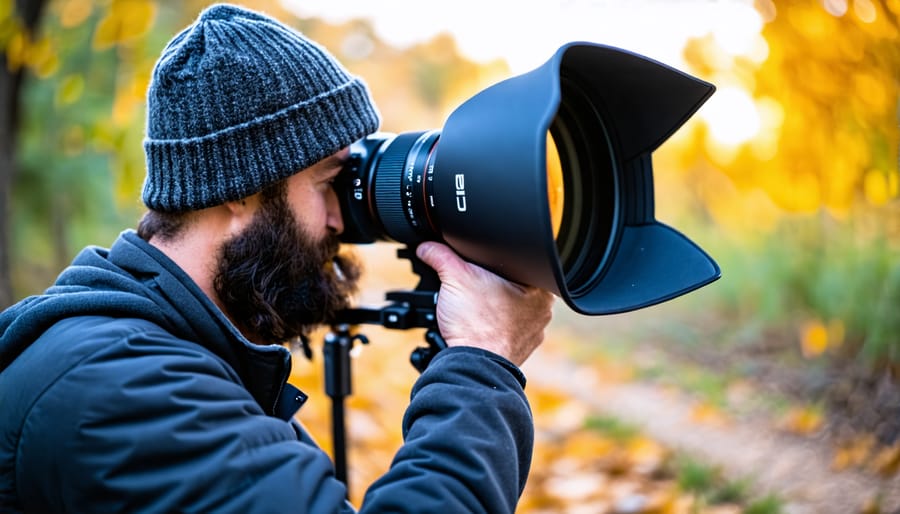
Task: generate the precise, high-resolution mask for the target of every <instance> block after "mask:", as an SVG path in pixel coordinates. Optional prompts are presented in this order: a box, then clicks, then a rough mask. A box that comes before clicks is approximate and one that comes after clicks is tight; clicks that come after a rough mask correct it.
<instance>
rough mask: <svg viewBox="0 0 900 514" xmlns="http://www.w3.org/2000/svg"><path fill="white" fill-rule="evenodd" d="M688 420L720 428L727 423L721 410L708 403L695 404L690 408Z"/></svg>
mask: <svg viewBox="0 0 900 514" xmlns="http://www.w3.org/2000/svg"><path fill="white" fill-rule="evenodd" d="M690 419H691V421H694V422H696V423H704V424H707V425H717V426H721V425H724V424H725V423H726V422H727V417H726V416H725V413H724V412H722V410H721V409H720V408H718V407H716V406H715V405H713V404H711V403H708V402H701V403H697V404H696V405H694V406H693V407H692V408H691V412H690Z"/></svg>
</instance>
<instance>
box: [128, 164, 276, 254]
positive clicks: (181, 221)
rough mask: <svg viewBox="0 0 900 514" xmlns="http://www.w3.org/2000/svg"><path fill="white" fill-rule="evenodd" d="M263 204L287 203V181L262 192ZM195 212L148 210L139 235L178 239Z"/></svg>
mask: <svg viewBox="0 0 900 514" xmlns="http://www.w3.org/2000/svg"><path fill="white" fill-rule="evenodd" d="M260 193H261V194H262V198H261V201H262V202H263V204H265V203H267V202H272V201H275V199H276V198H284V199H285V201H287V180H286V179H282V180H278V181H276V182H274V183H272V184H269V185H268V186H265V187H263V189H262V190H261V191H260ZM192 218H193V211H186V212H164V211H157V210H155V209H148V210H147V212H145V213H144V215H143V216H142V217H141V220H140V221H139V222H138V226H137V234H138V236H139V237H140V238H141V239H143V240H144V241H149V240H150V239H151V238H153V237H158V238H159V239H161V240H163V241H173V240H175V239H177V238H178V237H179V236H180V235H181V234H182V233H184V231H185V229H186V228H187V227H188V226H189V225H190V222H191V219H192Z"/></svg>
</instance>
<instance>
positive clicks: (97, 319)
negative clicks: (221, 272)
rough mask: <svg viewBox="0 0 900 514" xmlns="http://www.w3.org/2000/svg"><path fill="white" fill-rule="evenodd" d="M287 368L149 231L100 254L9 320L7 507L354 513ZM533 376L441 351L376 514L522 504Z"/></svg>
mask: <svg viewBox="0 0 900 514" xmlns="http://www.w3.org/2000/svg"><path fill="white" fill-rule="evenodd" d="M290 367H291V359H290V352H289V351H288V350H287V349H286V348H284V347H282V346H277V345H274V346H259V345H255V344H253V343H251V342H249V341H247V340H246V339H245V338H244V337H243V336H241V334H240V333H238V332H237V331H236V330H235V328H234V327H233V326H232V325H231V323H230V322H229V321H228V320H227V319H226V318H225V317H224V316H223V315H222V313H221V312H220V311H219V310H218V308H217V307H215V305H214V304H213V303H212V302H211V301H210V300H209V299H208V298H207V297H206V296H205V295H204V294H203V293H202V292H201V291H200V289H199V288H198V287H197V285H196V284H195V283H194V282H193V281H192V280H191V279H190V278H189V277H188V276H187V275H186V274H185V273H184V272H183V271H182V270H181V269H180V268H178V267H177V266H176V265H175V264H174V263H173V262H172V261H171V260H169V259H168V258H167V257H166V256H165V255H163V254H162V253H161V252H159V251H158V250H157V249H156V248H154V247H153V246H151V245H149V244H147V243H146V242H144V241H143V240H141V239H140V238H139V237H138V236H137V235H136V234H135V233H134V232H132V231H126V232H124V233H123V234H122V235H121V236H120V237H119V238H118V239H117V240H116V242H115V244H114V245H113V246H112V247H111V248H110V249H109V250H105V249H102V248H93V247H92V248H88V249H86V250H84V251H83V252H82V253H81V254H80V255H79V256H78V257H77V258H76V259H75V260H74V261H73V263H72V265H71V266H70V267H69V268H67V269H66V270H65V271H64V272H63V273H62V274H61V275H60V276H59V279H58V280H57V282H56V284H55V285H54V286H52V287H51V288H50V289H48V290H47V291H46V292H45V293H44V294H43V295H40V296H34V297H30V298H26V299H25V300H23V301H21V302H20V303H18V304H17V305H15V306H13V307H11V308H10V309H8V310H6V311H4V312H3V313H2V314H0V409H2V413H3V415H2V418H0V511H3V512H6V511H13V512H15V511H25V512H52V511H56V512H61V511H68V512H136V511H141V512H235V513H249V512H313V513H326V512H349V511H352V507H351V506H350V505H349V504H347V503H346V501H345V500H344V496H345V489H344V487H343V485H342V484H341V483H340V482H339V481H337V480H336V479H335V478H334V476H333V468H332V463H331V461H330V459H329V458H328V456H327V455H326V454H325V453H323V452H322V450H320V449H319V448H318V447H317V446H316V445H315V444H314V443H313V442H312V440H311V438H310V437H309V436H308V435H307V434H306V432H305V431H304V430H303V429H302V428H301V427H300V425H299V424H298V423H297V422H296V421H293V420H292V419H291V418H292V415H293V413H294V412H296V409H297V404H296V403H295V397H296V396H297V395H296V389H293V387H292V386H290V385H288V384H286V380H287V377H288V374H289V372H290ZM523 384H524V378H523V377H522V375H521V372H520V371H519V370H518V369H517V368H516V367H515V366H513V365H512V364H510V363H509V362H508V361H506V360H504V359H502V358H501V357H498V356H496V355H494V354H491V353H489V352H484V351H480V350H476V349H471V348H452V349H449V350H445V351H442V352H441V353H439V354H438V356H437V357H436V358H435V359H434V360H433V361H432V362H431V364H430V365H429V367H428V369H427V370H426V371H425V372H424V373H423V374H422V376H421V377H420V378H419V380H418V381H417V382H416V384H415V386H414V388H413V391H412V395H411V402H410V405H409V407H408V409H407V412H406V415H405V416H404V419H403V436H404V441H405V442H404V445H403V446H402V448H401V449H400V450H399V452H398V453H397V455H396V457H395V459H394V462H393V463H392V465H391V468H390V470H389V471H388V472H387V473H386V474H385V475H384V476H383V477H382V478H380V479H379V480H378V481H377V482H376V483H375V484H373V485H372V486H371V487H370V488H369V490H368V491H367V493H366V496H365V499H364V500H363V505H362V507H361V511H369V512H489V513H491V514H495V513H502V512H512V511H514V510H515V505H516V502H517V500H518V498H519V495H520V494H521V492H522V489H523V487H524V485H525V479H526V477H527V475H528V468H529V465H530V457H531V449H532V440H533V427H532V420H531V413H530V410H529V407H528V404H527V402H526V399H525V396H524V394H523V391H522V386H523ZM398 401H402V400H401V399H398Z"/></svg>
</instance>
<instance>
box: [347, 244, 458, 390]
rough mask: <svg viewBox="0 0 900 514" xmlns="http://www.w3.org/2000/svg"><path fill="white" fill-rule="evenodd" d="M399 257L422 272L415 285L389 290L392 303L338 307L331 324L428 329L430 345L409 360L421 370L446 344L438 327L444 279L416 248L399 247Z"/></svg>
mask: <svg viewBox="0 0 900 514" xmlns="http://www.w3.org/2000/svg"><path fill="white" fill-rule="evenodd" d="M397 257H398V258H400V259H406V260H408V261H410V263H411V264H412V271H413V273H415V274H416V275H418V276H419V283H418V284H417V285H416V287H415V289H413V290H394V291H388V292H387V293H386V294H385V299H386V300H387V301H388V302H389V303H388V304H387V305H385V306H384V307H380V308H372V307H354V308H350V309H344V310H342V311H339V312H338V313H337V314H336V315H335V319H334V320H333V323H332V324H333V325H335V326H340V325H361V324H368V325H381V326H383V327H385V328H390V329H396V330H408V329H411V328H424V329H426V331H425V342H426V343H427V344H428V346H425V347H418V348H416V349H415V350H413V352H412V355H410V363H411V364H412V365H413V367H414V368H416V369H417V370H418V371H419V373H421V372H423V371H425V368H427V367H428V363H429V362H431V359H433V358H434V356H435V355H437V353H438V352H439V351H441V350H443V349H444V348H446V347H447V344H446V342H444V338H443V337H442V336H441V334H440V331H439V330H438V326H437V315H436V313H435V307H436V305H437V296H438V291H439V290H440V288H441V280H440V278H438V275H437V272H435V271H434V270H433V269H432V268H431V267H430V266H428V265H427V264H425V263H424V262H422V260H421V259H419V258H418V257H416V252H415V250H414V249H413V248H411V247H409V246H406V247H404V248H400V249H398V250H397ZM363 340H364V339H363Z"/></svg>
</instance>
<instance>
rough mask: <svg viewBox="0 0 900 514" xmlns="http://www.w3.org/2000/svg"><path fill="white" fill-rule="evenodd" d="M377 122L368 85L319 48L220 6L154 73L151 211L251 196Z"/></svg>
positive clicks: (148, 147)
mask: <svg viewBox="0 0 900 514" xmlns="http://www.w3.org/2000/svg"><path fill="white" fill-rule="evenodd" d="M378 124H379V119H378V113H377V111H376V110H375V107H374V105H373V103H372V100H371V98H370V97H369V93H368V90H367V89H366V86H365V84H364V83H363V82H362V81H361V80H360V79H359V78H358V77H355V76H352V75H350V74H349V73H348V72H347V70H346V69H344V67H343V66H341V65H340V63H338V62H337V60H335V58H334V57H332V56H331V55H330V54H329V53H328V52H327V51H326V50H325V49H323V48H322V47H321V46H319V45H317V44H316V43H314V42H312V41H310V40H309V39H306V38H305V37H304V36H303V35H301V34H300V33H299V32H297V31H295V30H293V29H291V28H289V27H287V26H285V25H283V24H281V23H279V22H278V21H276V20H274V19H272V18H269V17H267V16H264V15H262V14H259V13H256V12H253V11H248V10H246V9H244V8H241V7H237V6H233V5H214V6H212V7H209V8H208V9H206V10H205V11H203V12H202V13H201V14H200V16H199V17H198V18H197V20H196V21H195V22H194V23H193V24H192V25H190V26H189V27H187V28H186V29H185V30H184V31H182V32H181V33H180V34H178V35H177V36H175V38H174V39H172V41H170V42H169V44H168V45H167V46H166V48H165V49H164V50H163V52H162V55H161V56H160V58H159V61H157V63H156V67H155V68H154V69H153V76H152V78H151V81H150V87H149V89H148V92H147V133H146V139H145V140H144V151H145V152H146V160H147V178H146V180H145V181H144V191H143V201H144V204H146V205H147V207H150V208H152V209H156V210H159V211H167V212H182V211H188V210H195V209H202V208H205V207H211V206H214V205H219V204H222V203H224V202H227V201H233V200H238V199H240V198H244V197H246V196H249V195H252V194H253V193H256V192H258V191H260V190H261V189H262V188H264V187H265V186H267V185H269V184H272V183H274V182H276V181H278V180H281V179H283V178H286V177H288V176H290V175H293V174H294V173H296V172H298V171H300V170H302V169H304V168H307V167H309V166H310V165H312V164H314V163H316V162H318V161H320V160H322V159H323V158H325V157H327V156H329V155H331V154H333V153H335V152H337V151H338V150H340V149H341V148H344V147H346V146H348V145H349V144H350V143H352V142H353V141H355V140H357V139H359V138H360V137H363V136H365V135H366V134H370V133H372V132H374V131H375V130H376V129H377V128H378Z"/></svg>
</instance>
